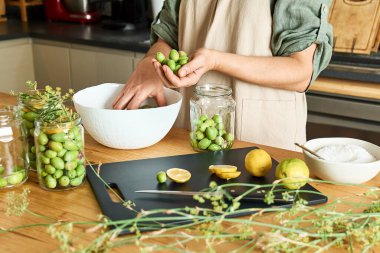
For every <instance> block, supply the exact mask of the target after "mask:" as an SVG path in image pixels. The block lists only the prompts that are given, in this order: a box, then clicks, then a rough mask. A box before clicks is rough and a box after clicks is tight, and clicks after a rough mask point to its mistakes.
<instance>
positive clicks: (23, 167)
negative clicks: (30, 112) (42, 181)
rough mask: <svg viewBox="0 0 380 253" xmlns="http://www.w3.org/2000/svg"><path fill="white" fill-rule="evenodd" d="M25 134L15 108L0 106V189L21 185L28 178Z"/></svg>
mask: <svg viewBox="0 0 380 253" xmlns="http://www.w3.org/2000/svg"><path fill="white" fill-rule="evenodd" d="M25 133H26V131H25V128H24V126H23V124H22V120H21V119H19V118H18V117H16V110H15V108H14V107H12V106H3V105H0V189H3V188H10V187H15V186H18V185H21V184H23V183H24V182H25V181H26V180H27V178H28V169H29V159H28V149H27V144H26V143H27V142H26V135H25Z"/></svg>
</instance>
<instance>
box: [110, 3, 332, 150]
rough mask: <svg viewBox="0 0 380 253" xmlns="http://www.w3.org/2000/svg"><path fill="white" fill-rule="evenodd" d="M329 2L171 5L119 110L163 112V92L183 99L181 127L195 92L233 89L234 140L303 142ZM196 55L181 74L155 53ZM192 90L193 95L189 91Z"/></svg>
mask: <svg viewBox="0 0 380 253" xmlns="http://www.w3.org/2000/svg"><path fill="white" fill-rule="evenodd" d="M329 2H330V1H328V0H313V1H310V0H271V1H269V0H268V1H264V0H234V1H231V0H208V1H204V0H182V1H181V0H166V1H165V3H164V6H163V9H162V11H161V13H160V14H159V15H158V17H157V19H156V20H155V21H154V23H153V25H152V47H151V48H150V50H149V51H148V53H147V55H146V57H145V58H144V59H143V60H142V61H141V62H140V63H139V65H138V66H137V69H136V71H135V72H134V73H133V74H132V76H131V77H130V79H129V80H128V82H127V84H126V86H125V87H124V89H123V91H122V93H121V94H120V95H119V96H118V97H117V99H116V100H115V102H114V108H115V109H123V108H128V109H136V108H138V107H139V105H140V104H141V102H142V101H144V100H145V99H146V98H147V97H155V98H156V100H157V103H158V105H160V106H162V105H165V103H166V101H165V98H164V96H163V85H165V86H167V87H171V88H180V91H181V93H182V94H183V95H184V103H183V106H182V109H181V110H182V111H181V113H180V115H179V117H178V119H177V123H176V126H181V127H184V126H186V125H187V124H188V123H187V122H188V121H189V109H188V104H189V99H190V97H191V96H192V91H193V86H194V85H195V84H201V83H207V82H209V83H219V84H224V85H228V86H231V87H232V89H233V94H234V98H235V100H236V137H237V138H238V139H240V140H244V141H250V142H255V143H259V144H264V145H270V146H276V147H281V148H286V149H293V150H294V149H295V146H294V142H301V143H303V142H305V140H306V117H307V106H306V99H305V93H304V92H305V91H306V90H307V89H308V87H309V85H310V83H312V81H314V80H315V79H316V77H317V76H318V74H319V73H320V71H321V70H322V69H323V68H325V67H326V66H327V64H328V62H329V60H330V58H331V53H332V28H331V26H330V25H329V24H328V22H327V16H328V5H329ZM171 48H176V49H179V50H183V51H185V52H187V53H189V54H192V57H191V60H190V61H189V63H188V64H186V65H184V66H183V67H182V68H181V69H180V70H179V71H178V75H179V76H178V77H177V76H176V75H174V74H173V73H172V71H171V70H170V69H169V68H168V67H167V66H161V65H160V64H159V63H158V62H157V61H156V60H155V59H154V56H155V53H156V52H158V51H161V52H163V53H165V54H166V55H168V54H169V51H170V49H171ZM186 87H191V88H186Z"/></svg>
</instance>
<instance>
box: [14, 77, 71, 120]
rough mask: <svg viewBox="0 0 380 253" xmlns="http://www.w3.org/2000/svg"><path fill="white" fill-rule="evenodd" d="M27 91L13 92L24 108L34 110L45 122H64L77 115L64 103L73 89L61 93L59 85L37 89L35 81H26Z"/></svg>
mask: <svg viewBox="0 0 380 253" xmlns="http://www.w3.org/2000/svg"><path fill="white" fill-rule="evenodd" d="M26 86H27V87H28V92H19V93H14V92H13V95H15V96H17V97H18V99H19V101H20V103H21V104H22V105H23V107H25V109H26V110H29V111H32V112H35V113H37V114H38V116H39V120H41V121H42V122H45V123H65V122H70V121H72V120H75V119H77V117H78V115H77V114H76V113H74V112H73V111H72V110H71V109H69V108H68V107H67V106H66V105H65V103H66V102H67V101H70V100H71V99H72V96H73V94H74V90H73V89H69V90H68V92H67V93H62V89H61V88H60V87H56V88H52V87H51V86H49V85H47V86H45V87H44V89H38V88H37V86H38V84H37V82H36V81H34V82H33V81H27V82H26Z"/></svg>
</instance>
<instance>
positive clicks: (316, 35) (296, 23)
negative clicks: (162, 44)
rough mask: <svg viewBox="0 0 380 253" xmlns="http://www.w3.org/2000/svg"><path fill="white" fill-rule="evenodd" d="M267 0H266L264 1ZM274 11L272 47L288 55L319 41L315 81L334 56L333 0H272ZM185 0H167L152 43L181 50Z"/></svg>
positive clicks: (154, 29)
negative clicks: (180, 19) (181, 8)
mask: <svg viewBox="0 0 380 253" xmlns="http://www.w3.org/2000/svg"><path fill="white" fill-rule="evenodd" d="M263 1H264V0H263ZM270 1H271V3H270V4H271V13H272V39H271V50H272V54H273V55H274V56H287V55H290V54H293V53H296V52H300V51H302V50H304V49H306V48H308V47H309V46H310V45H311V44H313V43H315V44H317V49H316V51H315V53H314V58H313V76H312V79H311V83H312V82H313V81H314V80H315V79H316V78H317V77H318V75H319V73H320V72H321V71H322V70H323V69H325V68H326V67H327V65H328V64H329V62H330V59H331V55H332V45H333V30H332V26H331V25H330V24H329V23H328V8H329V6H330V5H331V0H270ZM180 4H181V0H165V2H164V6H163V8H162V10H161V12H160V13H159V14H158V15H157V17H156V18H155V20H154V21H153V23H152V27H151V43H152V44H153V43H154V42H156V41H157V39H158V38H161V39H163V40H164V41H166V42H167V43H168V44H169V45H170V46H171V47H172V48H176V49H178V15H179V6H180Z"/></svg>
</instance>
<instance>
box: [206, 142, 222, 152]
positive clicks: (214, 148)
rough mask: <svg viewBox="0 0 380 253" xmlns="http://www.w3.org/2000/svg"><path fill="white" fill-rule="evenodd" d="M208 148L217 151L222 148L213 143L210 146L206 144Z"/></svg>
mask: <svg viewBox="0 0 380 253" xmlns="http://www.w3.org/2000/svg"><path fill="white" fill-rule="evenodd" d="M208 149H209V150H211V151H219V150H221V149H222V148H221V147H220V146H219V145H218V144H215V143H213V144H211V145H210V146H208Z"/></svg>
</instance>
